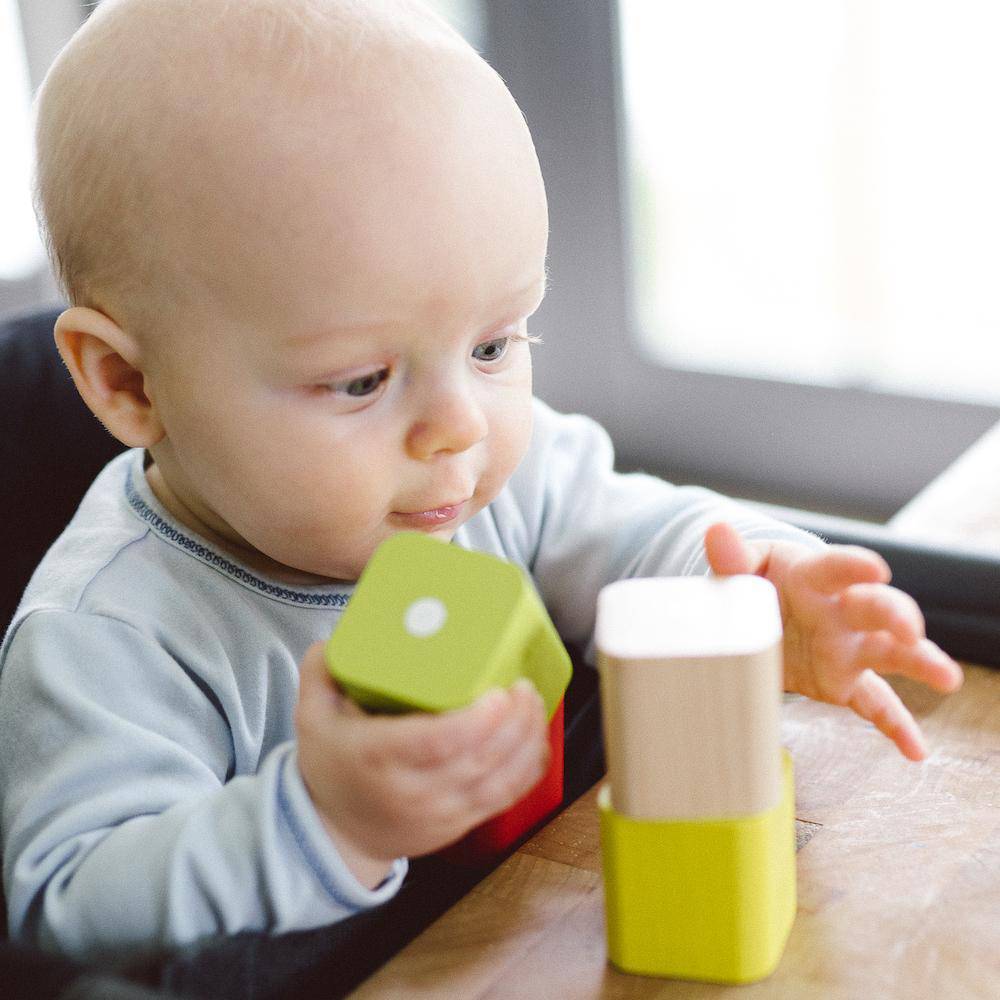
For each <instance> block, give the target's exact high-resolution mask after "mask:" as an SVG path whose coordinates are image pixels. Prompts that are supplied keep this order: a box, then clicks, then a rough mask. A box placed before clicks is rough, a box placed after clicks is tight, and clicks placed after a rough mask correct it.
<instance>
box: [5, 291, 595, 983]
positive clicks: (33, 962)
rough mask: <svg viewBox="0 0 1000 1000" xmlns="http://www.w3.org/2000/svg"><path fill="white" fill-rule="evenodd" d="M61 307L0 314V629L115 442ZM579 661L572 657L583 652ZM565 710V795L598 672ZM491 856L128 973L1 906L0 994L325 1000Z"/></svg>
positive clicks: (581, 675)
mask: <svg viewBox="0 0 1000 1000" xmlns="http://www.w3.org/2000/svg"><path fill="white" fill-rule="evenodd" d="M58 315H59V311H58V310H54V311H47V312H44V313H40V314H37V315H33V316H24V317H20V318H17V319H13V320H7V321H6V322H0V380H2V385H0V399H2V401H3V402H2V406H3V414H4V417H3V423H2V427H3V431H2V436H0V460H2V463H3V465H2V467H3V469H4V470H5V475H4V477H3V483H4V485H3V490H2V493H0V500H2V503H0V531H2V532H3V533H4V534H3V537H2V539H0V541H2V543H3V551H4V552H5V553H6V557H7V558H6V561H5V569H4V571H3V574H2V584H0V626H2V627H3V628H4V630H6V627H7V624H8V622H9V621H10V618H11V616H12V615H13V614H14V611H15V609H16V607H17V603H18V601H19V599H20V596H21V593H22V591H23V590H24V587H25V585H26V583H27V582H28V580H29V578H30V576H31V573H32V571H33V570H34V568H35V566H36V565H37V563H38V561H39V560H40V559H41V558H42V556H43V555H44V554H45V551H46V549H47V548H48V547H49V545H51V543H52V542H53V541H54V540H55V539H56V537H57V536H58V535H59V533H60V532H61V531H62V529H63V528H64V527H65V525H66V524H67V522H68V521H69V519H70V518H71V517H72V515H73V512H74V510H75V509H76V507H77V505H78V504H79V502H80V500H81V498H82V497H83V494H84V493H85V492H86V490H87V487H88V486H89V485H90V483H91V482H92V481H93V479H94V477H95V476H96V474H97V473H98V472H99V471H100V469H101V468H103V466H104V465H105V464H106V463H107V462H108V461H109V460H110V459H111V458H112V457H114V455H116V454H117V453H118V452H120V451H121V450H122V446H121V445H120V444H119V443H118V442H117V441H116V440H115V439H114V438H112V437H111V435H110V434H108V433H107V431H105V429H104V428H103V427H102V426H101V425H100V423H99V422H98V421H97V420H96V419H95V418H94V416H93V415H92V414H91V413H90V411H89V410H88V409H87V408H86V406H84V404H83V402H82V401H81V400H80V398H79V397H78V395H77V393H76V389H75V387H74V386H73V383H72V380H71V379H70V377H69V374H68V373H67V371H66V369H65V367H64V366H63V363H62V360H61V358H60V357H59V355H58V352H57V351H56V348H55V343H54V341H53V336H52V330H53V325H54V323H55V320H56V317H57V316H58ZM574 659H575V660H576V661H577V662H579V657H578V656H574ZM565 717H566V744H565V750H566V789H565V792H566V793H565V798H564V805H568V804H569V803H570V802H572V801H573V800H575V799H576V798H577V797H578V796H580V795H581V794H583V792H585V791H586V790H587V789H588V788H589V787H590V786H591V785H592V784H593V783H594V782H595V781H597V780H598V779H599V778H600V777H601V775H602V774H603V772H604V758H603V750H602V746H601V740H600V709H599V702H598V692H597V682H596V673H595V672H594V671H593V670H590V669H584V670H576V671H575V672H574V678H573V681H572V683H571V684H570V687H569V690H568V691H567V692H566V703H565ZM500 860H502V859H497V861H496V862H495V863H494V864H493V865H491V866H489V867H487V868H477V869H471V868H469V869H465V868H457V867H455V866H454V865H452V864H449V863H448V862H445V861H443V860H441V859H439V858H436V857H430V858H421V859H418V860H417V861H415V862H414V863H413V864H412V865H411V870H410V875H409V876H408V877H407V879H406V881H405V883H404V885H403V887H402V888H401V890H400V892H399V894H398V895H397V896H396V897H395V898H394V899H392V900H390V901H389V902H388V903H386V904H384V905H383V906H381V907H379V908H377V909H376V910H372V911H369V912H367V913H361V914H358V915H357V916H354V917H351V918H349V919H347V920H343V921H341V922H340V923H338V924H334V925H333V926H330V927H321V928H317V929H316V930H312V931H303V932H298V933H293V934H285V935H280V936H273V935H268V934H261V933H254V932H247V933H242V934H237V935H234V936H230V937H220V938H218V939H214V940H212V941H208V942H203V943H200V944H198V945H196V946H192V947H190V948H185V949H182V950H180V951H177V952H175V953H171V954H165V955H161V956H157V957H154V958H151V959H148V960H144V961H143V962H142V963H141V964H137V965H134V966H132V967H130V968H128V969H125V970H122V969H119V970H117V972H118V973H119V974H121V975H124V976H125V977H126V978H113V977H112V973H111V972H109V971H108V970H101V969H88V968H85V967H83V966H81V965H78V964H76V963H73V962H68V961H65V960H61V959H58V958H55V957H52V956H48V955H42V954H40V953H38V952H36V951H33V950H31V949H26V948H21V947H18V946H15V945H13V944H10V943H9V942H8V943H4V942H3V940H2V939H3V938H4V937H5V936H6V935H5V933H4V931H5V927H4V926H3V919H4V918H3V916H0V997H2V998H3V1000H22V998H25V1000H27V998H28V997H30V998H31V1000H47V998H65V1000H69V998H70V997H75V998H77V1000H86V998H94V1000H97V998H105V1000H112V998H119V1000H141V998H143V997H148V996H151V995H153V994H150V993H149V992H148V990H149V989H156V990H170V991H172V992H171V993H170V994H169V995H170V996H177V997H180V996H185V997H203V998H212V1000H230V998H231V1000H277V998H280V997H295V998H310V997H323V998H328V1000H333V998H336V997H340V996H344V995H345V994H346V993H348V992H350V990H351V989H353V988H354V987H355V986H356V985H357V984H358V983H359V982H361V980H363V979H364V978H365V977H367V976H368V975H370V974H371V973H372V972H374V971H375V969H377V968H378V967H379V966H380V965H381V964H383V963H384V962H385V961H387V960H388V959H389V958H390V957H391V956H392V955H394V954H395V953H396V952H397V951H398V950H399V949H401V948H402V947H403V946H404V945H406V944H407V943H408V942H409V941H410V940H412V939H413V938H414V937H416V935H417V934H419V933H420V931H422V930H423V929H424V928H425V927H426V926H427V925H428V924H429V923H430V922H431V921H433V920H434V919H435V918H436V917H437V916H439V915H440V914H441V913H443V912H444V911H445V910H446V909H447V908H448V907H449V906H451V905H452V904H453V903H454V902H456V901H457V900H458V899H460V898H461V897H462V896H463V895H464V894H465V893H466V892H468V891H469V889H471V888H472V886H473V885H475V884H476V882H478V881H479V880H480V879H482V878H483V877H484V876H485V875H486V874H487V873H488V871H489V870H490V869H491V868H492V867H495V866H496V864H499V862H500ZM2 903H3V901H2V898H0V904H2ZM5 913H6V906H3V905H0V914H5ZM155 995H157V996H161V997H166V996H167V994H164V993H157V994H155Z"/></svg>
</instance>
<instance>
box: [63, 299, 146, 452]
mask: <svg viewBox="0 0 1000 1000" xmlns="http://www.w3.org/2000/svg"><path fill="white" fill-rule="evenodd" d="M55 335H56V346H57V347H58V348H59V353H60V355H62V359H63V362H64V363H65V364H66V367H67V368H68V369H69V372H70V375H72V376H73V381H74V382H75V383H76V388H77V391H78V392H79V393H80V395H81V396H82V397H83V401H84V402H85V403H86V404H87V406H89V407H90V409H91V411H92V412H93V414H94V416H96V417H97V419H98V420H100V422H101V423H102V424H104V426H105V427H106V428H107V429H108V430H109V431H110V432H111V433H112V434H113V435H114V436H115V437H116V438H118V440H119V441H121V442H122V444H124V445H128V446H129V447H130V448H150V447H152V446H153V445H154V444H157V443H158V442H159V441H160V440H162V438H163V434H164V431H163V425H162V424H161V423H160V419H159V416H158V414H157V412H156V407H155V406H154V405H153V401H152V400H151V399H150V397H149V396H148V395H147V392H146V376H145V375H144V374H143V370H142V352H141V351H140V349H139V345H138V343H137V342H136V340H135V338H134V337H133V336H131V335H130V334H129V333H127V332H126V331H124V330H123V329H122V328H121V327H120V326H118V324H117V323H115V322H114V320H112V319H109V318H108V317H107V316H105V315H104V313H102V312H98V311H97V310H96V309H89V308H87V307H85V306H73V307H72V308H70V309H67V310H66V311H65V312H64V313H63V314H62V315H61V316H60V317H59V319H57V320H56V327H55Z"/></svg>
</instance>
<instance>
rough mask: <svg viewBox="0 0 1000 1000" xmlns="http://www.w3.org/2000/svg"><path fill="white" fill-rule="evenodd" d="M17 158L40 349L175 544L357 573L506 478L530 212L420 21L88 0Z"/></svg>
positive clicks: (450, 523) (526, 423) (510, 168)
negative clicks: (55, 293) (161, 509)
mask: <svg viewBox="0 0 1000 1000" xmlns="http://www.w3.org/2000/svg"><path fill="white" fill-rule="evenodd" d="M38 149H39V168H38V190H39V199H38V200H39V205H40V208H41V212H42V215H43V218H44V221H45V224H46V228H47V231H48V235H49V241H50V248H51V252H52V257H53V262H54V265H55V267H56V268H57V270H58V272H59V274H60V276H61V278H62V280H63V283H64V286H65V290H66V293H67V295H68V296H69V299H70V301H71V302H72V303H73V307H72V308H70V309H69V310H68V311H67V312H66V313H64V315H63V316H62V317H61V318H60V320H59V323H58V324H57V340H58V342H59V345H60V350H61V352H62V354H63V357H64V359H65V360H66V362H67V365H68V366H69V368H70V370H71V372H72V374H73V376H74V379H75V380H76V383H77V386H78V388H79V389H80V391H81V394H82V395H83V396H84V398H85V400H86V401H87V402H88V404H89V405H90V407H91V409H93V410H94V412H95V413H96V414H97V416H98V417H99V418H100V419H101V420H102V421H103V422H104V423H105V425H106V426H107V427H108V428H109V430H111V432H112V433H114V434H115V435H116V436H117V437H118V438H119V439H121V440H122V441H123V442H125V443H126V444H128V445H131V446H135V447H144V448H147V449H148V450H149V451H150V453H151V454H152V456H153V459H154V461H155V466H154V468H153V470H151V472H150V481H151V483H152V484H153V487H154V489H155V490H156V492H157V493H158V495H159V496H160V498H161V500H164V501H165V502H166V503H167V506H168V507H169V508H170V509H171V510H172V511H173V512H174V513H175V514H176V515H178V516H179V517H180V518H181V519H182V520H183V521H185V522H186V523H188V525H189V526H190V527H193V528H196V529H198V530H200V531H202V532H203V533H205V534H207V535H208V536H209V537H210V538H212V539H214V540H215V541H217V542H218V543H220V544H223V545H225V546H226V547H228V548H229V549H230V550H232V551H234V552H236V553H237V554H239V555H243V556H244V557H245V558H246V559H247V560H248V561H250V562H251V563H254V564H256V565H263V566H264V567H265V568H268V569H272V570H274V571H277V572H279V573H282V574H283V575H285V576H286V577H288V578H292V579H295V578H298V579H310V578H312V577H324V578H338V579H354V578H356V577H357V575H358V574H359V573H360V571H361V569H362V568H363V567H364V565H365V563H366V562H367V560H368V558H369V556H370V555H371V553H372V551H374V548H375V547H376V546H377V545H378V543H379V542H380V541H382V540H383V539H384V538H386V537H387V536H388V535H390V534H392V533H394V532H396V531H399V530H402V529H405V528H414V527H422V528H423V529H424V530H434V531H435V533H436V534H437V535H438V536H439V537H443V538H449V537H451V535H453V534H454V531H455V530H456V529H457V527H458V526H459V525H460V524H461V523H462V522H463V521H466V520H468V518H469V517H471V516H472V515H473V514H474V513H476V511H478V510H480V509H481V508H482V507H484V506H485V505H486V504H487V503H489V502H490V501H491V500H492V499H493V498H494V497H495V496H496V494H497V493H498V492H499V490H500V489H501V488H502V486H503V485H504V483H505V482H506V480H507V478H508V477H509V476H510V474H511V472H512V471H513V470H514V468H515V467H516V465H517V464H518V462H519V461H520V459H521V457H522V455H523V454H524V451H525V449H526V447H527V442H528V437H529V434H530V423H531V419H530V407H531V364H530V358H529V354H528V344H527V343H526V341H525V340H524V337H525V336H526V327H525V321H526V318H527V317H528V315H529V314H530V313H532V312H533V311H534V310H535V308H537V306H538V304H539V301H540V299H541V297H542V295H543V293H544V277H545V252H546V243H547V236H548V224H547V215H546V205H545V195H544V189H543V186H542V181H541V177H540V173H539V169H538V163H537V159H536V156H535V152H534V148H533V146H532V143H531V139H530V136H529V134H528V130H527V128H526V126H525V123H524V120H523V117H522V116H521V114H520V112H519V111H518V109H517V106H516V105H515V103H514V101H513V99H512V98H511V96H510V94H509V93H508V91H507V89H506V88H505V87H504V85H503V83H502V81H501V80H500V79H499V77H498V76H497V75H496V74H495V73H494V72H493V71H492V70H491V69H490V68H489V67H488V66H487V65H486V64H485V63H484V62H483V60H482V59H480V58H479V56H478V55H477V54H476V53H475V52H474V51H473V50H472V49H471V48H470V47H469V46H468V45H467V44H466V43H465V42H464V41H462V39H461V38H460V37H459V36H458V35H456V34H455V33H454V32H453V31H452V30H451V29H450V28H448V27H447V25H446V24H445V23H444V22H443V21H441V20H440V19H439V18H438V17H437V16H436V15H434V14H432V13H431V12H429V11H428V10H427V9H426V8H424V7H423V6H421V5H420V4H419V3H417V2H415V0H385V2H373V0H104V3H103V4H102V5H101V7H100V8H98V10H97V11H96V13H95V14H94V15H93V17H92V18H91V20H90V21H89V22H88V24H87V25H86V26H85V27H84V29H83V30H82V31H81V32H80V33H79V34H78V35H77V36H76V38H75V39H74V40H73V41H72V42H71V43H70V45H69V46H68V47H67V49H66V50H65V51H64V52H63V53H62V54H61V55H60V57H59V59H58V60H57V61H56V64H55V65H54V67H53V69H52V71H51V73H50V75H49V77H48V78H47V80H46V83H45V85H44V87H43V90H42V93H41V95H40V98H39V104H38ZM459 503H461V505H462V506H461V507H460V509H458V510H457V511H454V512H450V513H453V514H454V516H453V517H451V518H450V519H446V518H445V517H444V516H442V517H441V518H439V519H438V520H435V519H434V518H431V517H424V518H420V517H417V516H414V515H418V514H419V513H420V512H424V511H429V510H433V509H436V508H442V507H445V506H451V505H455V504H459ZM447 513H449V512H445V514H447ZM406 515H410V516H406ZM435 524H438V525H439V527H434V525H435Z"/></svg>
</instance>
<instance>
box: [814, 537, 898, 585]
mask: <svg viewBox="0 0 1000 1000" xmlns="http://www.w3.org/2000/svg"><path fill="white" fill-rule="evenodd" d="M803 577H804V579H805V581H806V582H807V583H808V584H809V585H810V586H811V587H814V588H815V589H816V590H818V591H819V592H820V593H823V594H836V593H838V592H839V591H841V590H843V589H844V588H845V587H849V586H850V585H851V584H853V583H888V582H889V580H890V579H891V577H892V571H891V570H890V569H889V564H888V563H887V562H886V561H885V560H884V559H883V558H882V557H881V556H880V555H879V554H878V553H877V552H872V551H871V549H865V548H862V547H861V546H858V545H831V546H830V547H829V548H828V549H827V550H826V551H825V552H823V553H822V554H820V555H816V556H813V557H812V558H811V559H809V561H808V562H807V563H806V564H805V565H804V566H803Z"/></svg>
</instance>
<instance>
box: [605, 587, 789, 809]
mask: <svg viewBox="0 0 1000 1000" xmlns="http://www.w3.org/2000/svg"><path fill="white" fill-rule="evenodd" d="M596 645H597V651H598V665H599V669H600V673H601V699H602V711H603V719H604V732H605V747H606V754H607V762H608V780H609V783H610V786H611V797H612V805H613V808H614V809H615V810H616V811H617V812H619V813H621V814H623V815H625V816H630V817H633V818H636V819H666V818H673V819H706V818H717V817H732V816H746V815H748V814H751V813H758V812H763V811H765V810H767V809H771V808H773V807H774V806H775V805H776V804H777V803H778V801H779V798H780V794H781V755H780V750H781V746H780V711H781V689H782V663H781V615H780V609H779V607H778V601H777V595H776V593H775V591H774V588H773V586H772V585H771V584H770V583H768V582H767V581H765V580H762V579H760V578H759V577H752V576H737V577H729V578H725V579H716V578H701V577H695V578H683V579H679V578H659V579H657V578H651V579H640V580H622V581H619V582H617V583H614V584H611V585H609V586H608V587H605V588H604V590H603V591H602V592H601V595H600V597H599V599H598V619H597V632H596Z"/></svg>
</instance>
